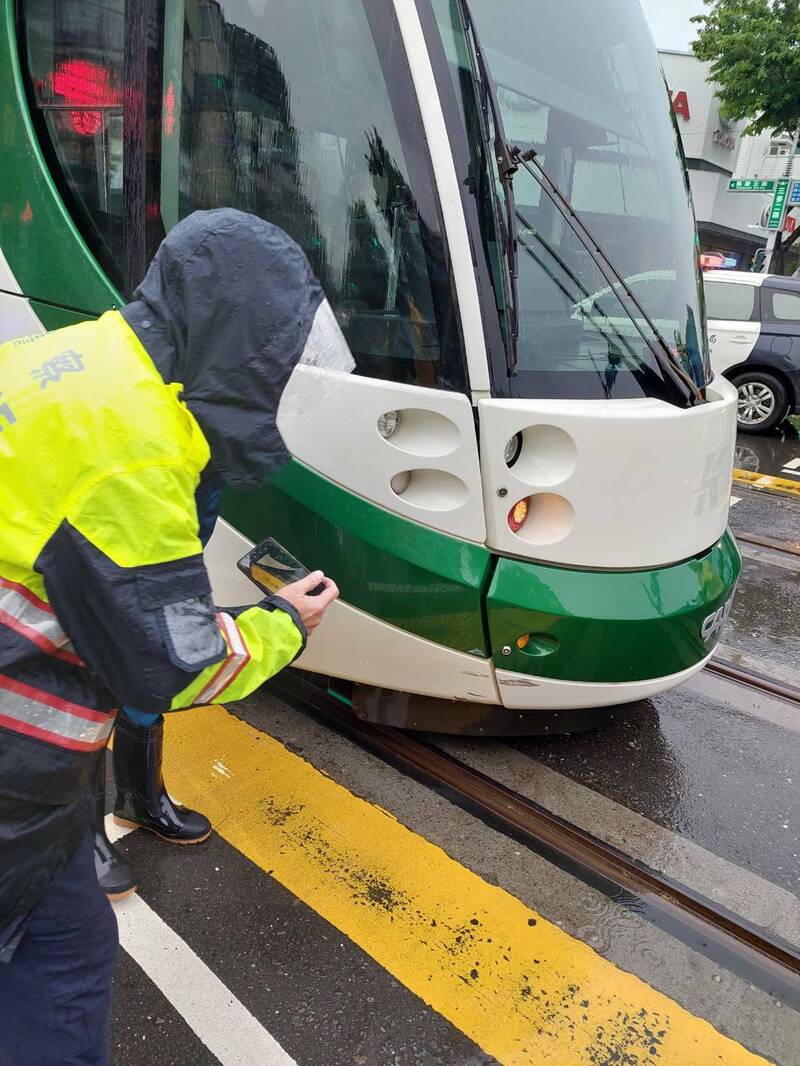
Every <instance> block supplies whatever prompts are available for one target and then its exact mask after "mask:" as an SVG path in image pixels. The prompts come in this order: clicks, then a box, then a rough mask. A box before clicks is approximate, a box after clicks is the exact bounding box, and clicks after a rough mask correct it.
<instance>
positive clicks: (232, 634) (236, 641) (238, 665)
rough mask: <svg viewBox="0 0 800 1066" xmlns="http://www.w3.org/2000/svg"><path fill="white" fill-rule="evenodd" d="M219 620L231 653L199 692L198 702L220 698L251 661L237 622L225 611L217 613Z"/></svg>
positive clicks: (207, 701)
mask: <svg viewBox="0 0 800 1066" xmlns="http://www.w3.org/2000/svg"><path fill="white" fill-rule="evenodd" d="M217 621H218V622H219V625H220V629H221V630H222V634H223V636H224V637H225V642H226V644H227V645H228V649H229V654H228V656H227V658H226V659H223V661H222V663H221V664H220V667H219V669H218V670H217V672H216V673H215V674H214V676H213V677H212V678H211V680H210V681H209V682H208V684H207V685H206V687H205V688H204V689H203V690H202V691H201V692H199V693H198V695H197V702H198V703H211V702H212V700H216V699H219V697H220V696H221V694H222V693H223V692H224V690H225V689H226V688H227V687H228V685H230V684H231V683H232V682H233V681H235V680H236V678H237V677H238V676H239V674H240V673H241V671H242V670H243V669H244V668H245V666H246V665H247V664H248V662H249V661H250V653H249V652H248V650H247V645H246V644H245V642H244V639H243V637H242V634H241V633H240V632H239V627H238V626H237V624H236V622H235V621H234V620H233V619H232V618H231V616H230V615H229V614H225V613H224V612H220V613H219V614H218V615H217Z"/></svg>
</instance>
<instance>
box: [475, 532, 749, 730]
mask: <svg viewBox="0 0 800 1066" xmlns="http://www.w3.org/2000/svg"><path fill="white" fill-rule="evenodd" d="M740 571H741V557H740V555H739V551H738V548H737V547H736V542H735V541H734V539H733V537H732V535H731V534H730V532H726V533H725V534H724V536H723V537H722V538H721V539H720V540H719V541H718V542H717V543H716V544H715V545H714V546H713V547H712V548H711V549H709V551H707V552H706V553H704V554H703V555H700V556H697V557H695V558H692V559H688V560H685V561H684V562H680V563H676V564H673V565H672V566H667V567H661V568H658V569H655V570H637V571H586V570H567V569H564V568H561V567H556V566H545V565H542V564H538V563H528V562H524V561H522V560H518V559H510V558H501V559H499V560H498V562H497V566H496V568H495V572H494V575H493V578H492V582H491V586H490V588H489V593H488V596H487V618H488V625H489V635H490V639H491V647H492V658H493V661H494V665H495V668H496V671H497V681H498V687H499V691H500V695H501V699H502V702H503V704H504V706H506V707H509V708H515V709H519V710H523V709H526V708H527V709H531V710H534V709H542V710H544V709H561V708H568V707H569V708H579V707H602V706H609V705H614V704H620V703H629V702H632V701H634V700H639V699H644V698H646V697H648V696H652V695H654V694H655V693H657V692H661V691H664V690H666V689H669V688H672V687H674V686H675V685H678V684H680V683H681V682H682V681H684V680H686V679H687V678H688V677H690V676H691V675H692V674H693V673H695V672H696V671H697V670H699V669H701V668H702V667H703V666H704V665H705V663H706V662H707V661H708V659H709V658H710V657H711V655H712V654H713V651H714V648H715V646H716V644H717V642H718V641H719V639H720V635H721V633H722V628H723V625H724V621H725V619H726V618H727V614H728V612H729V610H730V604H731V602H732V597H733V594H734V590H735V587H736V582H737V580H738V577H739V573H740Z"/></svg>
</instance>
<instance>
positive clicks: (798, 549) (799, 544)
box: [733, 529, 800, 556]
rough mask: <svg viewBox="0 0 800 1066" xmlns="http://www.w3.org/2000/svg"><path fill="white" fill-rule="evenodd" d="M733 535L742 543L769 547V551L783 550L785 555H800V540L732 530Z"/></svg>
mask: <svg viewBox="0 0 800 1066" xmlns="http://www.w3.org/2000/svg"><path fill="white" fill-rule="evenodd" d="M733 536H734V538H735V539H736V540H740V541H741V542H742V544H753V545H755V547H757V548H769V549H770V551H776V552H785V553H786V554H787V555H799V556H800V541H794V542H792V541H788V540H775V539H774V538H773V537H757V536H756V535H755V534H754V533H739V532H737V531H736V530H735V529H734V530H733Z"/></svg>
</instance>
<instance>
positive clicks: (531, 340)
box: [434, 0, 711, 400]
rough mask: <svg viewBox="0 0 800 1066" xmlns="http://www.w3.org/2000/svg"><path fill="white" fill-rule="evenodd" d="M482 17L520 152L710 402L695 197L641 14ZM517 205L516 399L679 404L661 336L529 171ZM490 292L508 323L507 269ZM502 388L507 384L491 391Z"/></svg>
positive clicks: (614, 5) (449, 27)
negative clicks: (662, 361)
mask: <svg viewBox="0 0 800 1066" xmlns="http://www.w3.org/2000/svg"><path fill="white" fill-rule="evenodd" d="M434 6H435V9H436V14H437V20H438V22H439V26H440V30H441V32H442V38H443V41H444V44H445V51H446V54H447V58H448V61H449V64H450V72H451V76H452V79H453V83H454V85H455V86H456V89H457V94H458V97H459V100H460V103H461V106H462V110H463V112H464V115H465V119H466V115H467V114H468V109H469V106H470V104H469V102H468V101H467V99H466V97H467V95H468V91H469V90H468V89H467V87H466V86H467V85H468V84H472V85H474V79H472V80H471V82H468V81H467V78H466V76H465V75H466V73H467V70H466V65H467V64H469V62H470V60H469V53H468V51H467V50H466V49H464V48H463V47H459V45H458V41H457V31H456V29H455V27H456V26H457V24H458V22H459V18H458V16H459V12H458V4H457V0H434ZM470 10H471V12H472V15H473V17H474V19H475V23H476V28H477V31H478V35H479V38H480V41H481V44H482V47H483V51H484V54H485V57H486V61H487V64H488V67H489V69H490V71H491V74H492V76H493V79H494V82H495V85H496V88H497V97H498V102H499V105H500V110H501V113H502V119H503V123H504V126H505V133H506V137H507V139H508V141H509V142H510V143H511V144H516V145H519V146H520V147H521V148H522V149H523V150H525V149H533V150H534V151H535V152H536V156H537V160H538V162H539V163H540V164H541V166H542V167H543V168H544V170H545V171H546V173H547V174H548V175H549V177H550V178H551V180H552V181H553V182H554V183H555V184H556V186H557V187H558V188H559V189H560V191H561V192H562V193H563V195H564V196H565V197H566V198H567V200H568V201H569V203H570V204H571V206H572V208H573V209H574V210H575V211H576V212H578V214H579V215H580V217H581V219H582V220H583V222H584V223H585V225H586V226H587V227H588V229H589V230H590V231H591V233H592V235H593V236H594V237H595V238H596V240H597V242H598V243H599V244H600V245H601V247H602V248H603V250H604V252H605V254H606V255H607V257H608V258H609V259H610V260H611V262H612V263H613V264H614V266H615V267H616V269H617V270H618V271H619V273H620V274H621V275H622V277H623V278H625V280H626V282H627V283H628V285H629V286H630V287H631V289H632V290H633V292H634V294H635V297H636V299H637V300H638V301H639V303H640V304H641V306H642V307H643V309H644V311H645V312H646V314H647V316H648V317H649V318H650V320H651V322H652V325H654V326H655V327H656V329H657V330H658V332H659V333H660V334H661V336H662V337H663V338H664V340H665V341H666V343H667V345H668V346H669V347H670V348H671V349H672V350H673V352H674V353H675V354H676V355H677V356H678V357H679V358H680V360H681V363H682V365H683V367H684V369H685V370H686V372H687V373H688V374H689V375H690V376H691V377H692V379H693V380H694V381H695V383H696V384H697V385H698V386H700V387H702V386H704V385H705V384H707V382H708V380H710V376H711V375H710V369H709V363H708V346H707V340H706V335H705V326H704V314H703V306H702V299H703V297H702V291H701V286H700V275H699V269H698V265H697V245H696V234H695V224H694V214H693V209H692V203H691V196H690V193H689V188H688V182H687V179H686V173H685V168H684V161H683V155H682V150H681V147H680V142H679V137H678V133H677V129H676V126H675V122H674V117H673V115H672V112H671V107H670V103H669V96H668V94H667V90H666V87H665V84H664V80H663V77H662V74H661V71H660V68H659V65H658V57H657V53H656V51H655V47H654V45H653V42H652V38H651V37H650V34H649V31H648V30H647V27H646V25H645V23H644V18H643V16H642V13H641V11H640V9H639V5H638V3H636V0H607V2H606V3H604V4H602V5H600V4H596V5H588V4H585V3H583V2H582V0H563V2H562V3H561V4H558V5H551V6H544V7H543V6H541V5H538V4H537V5H533V4H530V3H529V4H520V3H519V2H518V0H471V3H470ZM465 57H466V58H465ZM473 73H474V72H473ZM467 128H470V123H469V122H467ZM472 129H473V130H474V124H472ZM473 136H474V133H473ZM476 158H477V156H476ZM514 194H515V197H516V220H517V226H518V241H519V248H518V250H519V296H518V308H517V311H518V320H519V344H518V375H517V379H516V380H515V381H513V383H512V391H515V392H519V393H521V394H523V395H536V396H583V397H611V398H618V397H626V396H641V395H649V396H659V397H663V398H666V399H672V400H674V399H675V393H674V390H673V389H672V386H671V384H670V382H668V381H667V380H665V377H664V372H663V370H662V368H661V367H660V366H659V364H658V362H657V360H656V358H655V356H654V354H653V352H652V350H651V348H652V346H653V345H654V344H656V343H657V342H656V340H655V337H654V334H653V329H652V325H650V324H649V323H648V322H647V321H646V318H645V316H643V315H640V314H639V313H638V312H637V311H636V309H635V308H634V306H633V304H632V302H631V301H630V299H628V298H626V295H625V293H624V290H623V287H622V286H620V285H619V284H618V283H617V284H614V279H613V276H610V275H609V274H608V272H602V271H601V270H600V268H599V267H598V265H597V263H596V261H595V259H594V258H593V257H592V255H591V254H590V252H589V250H588V249H587V248H586V246H585V244H584V243H583V242H582V241H581V240H580V239H579V238H578V236H577V235H576V233H575V232H574V231H573V229H572V228H570V226H569V224H568V223H567V221H566V220H565V218H564V216H563V214H562V213H561V212H559V210H558V209H557V207H556V206H555V203H554V202H553V200H552V199H551V198H550V197H549V196H548V195H547V193H546V192H545V191H544V190H543V188H542V186H541V184H540V183H539V182H538V181H537V180H536V178H535V177H533V176H532V175H531V174H530V173H528V172H527V171H526V170H525V169H523V168H520V169H519V171H518V172H517V174H516V176H515V178H514ZM497 196H498V197H500V196H502V192H501V191H500V190H499V186H498V191H497ZM484 217H486V213H485V212H484ZM485 247H486V248H487V249H489V248H492V249H493V250H494V251H495V253H496V249H497V242H496V241H495V242H494V243H492V242H491V241H485ZM496 254H497V253H496ZM493 276H494V278H495V297H496V302H497V304H498V307H499V308H500V309H501V311H502V310H503V307H502V301H503V297H502V290H501V286H500V285H499V284H498V282H497V279H498V277H500V276H502V275H501V274H500V267H499V266H498V264H497V263H495V265H494V271H493ZM626 308H627V310H626ZM629 312H630V313H629ZM631 315H633V316H634V317H635V318H636V324H634V322H633V321H632V319H631ZM637 325H638V327H639V328H637ZM642 333H643V334H644V337H643V336H642ZM648 342H649V343H648ZM500 377H501V375H500V374H499V373H498V371H497V370H496V371H495V380H496V381H497V380H499V379H500Z"/></svg>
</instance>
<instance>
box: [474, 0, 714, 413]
mask: <svg viewBox="0 0 800 1066" xmlns="http://www.w3.org/2000/svg"><path fill="white" fill-rule="evenodd" d="M458 3H459V6H460V8H461V14H462V18H463V20H464V26H465V29H467V30H468V31H469V34H470V36H471V37H472V45H473V52H474V55H475V61H476V63H477V67H478V73H479V75H480V80H481V89H482V92H481V108H482V112H483V119H484V139H485V140H486V143H487V145H490V146H491V142H490V135H489V129H488V118H489V114H490V113H491V118H492V126H493V128H494V141H493V147H494V156H495V161H496V163H497V170H498V174H499V175H500V185H501V187H502V189H503V195H504V199H505V208H506V224H505V225H503V224H502V219H500V220H499V221H500V223H501V227H500V228H501V235H502V237H503V242H504V246H505V251H506V258H507V261H508V273H509V288H510V304H511V316H510V317H511V328H510V329H509V330H508V331H507V332H508V335H509V343H508V345H507V358H508V372H509V374H512V375H513V374H515V373H516V371H517V337H518V328H519V327H518V316H517V308H518V306H519V303H518V292H517V278H518V273H517V240H518V233H517V220H516V215H517V209H516V205H515V202H514V189H513V181H514V175H515V174H516V173H517V171H518V170H519V167H520V166H523V167H524V168H525V170H527V171H528V173H529V174H530V175H531V176H532V177H533V178H534V180H535V181H537V182H538V183H539V185H540V186H541V187H542V188H543V189H544V191H545V193H546V194H547V196H548V197H549V198H550V200H551V201H552V202H553V204H554V205H555V207H556V210H557V211H558V212H559V213H560V214H561V216H562V217H563V218H564V221H565V222H566V223H567V225H568V226H569V227H570V229H571V230H572V231H573V233H574V234H575V235H576V237H577V238H578V240H579V241H580V242H581V244H582V245H583V246H584V247H585V248H586V250H587V252H588V253H589V255H590V256H591V257H592V259H593V261H594V263H595V266H596V267H597V268H598V270H599V271H600V273H601V274H602V275H603V277H604V278H605V280H606V282H607V283H608V284H609V285H610V287H611V289H612V291H614V292H615V293H616V296H617V299H618V300H619V302H620V304H621V305H622V308H623V310H624V311H625V314H626V315H627V316H628V318H630V320H631V322H632V323H633V325H634V327H635V328H636V330H637V332H638V333H639V335H640V336H641V338H642V340H643V341H644V342H645V344H646V345H647V347H648V348H649V349H650V351H651V352H652V353H653V357H654V359H655V360H656V363H657V364H658V365H659V366H660V367H661V370H662V372H663V373H664V374H665V375H666V376H667V377H668V378H669V379H670V380H671V381H672V382H673V383H674V384H675V385H676V386H677V388H678V390H679V392H681V393H683V394H685V396H686V398H687V400H689V402H690V403H691V402H694V403H704V402H705V398H704V397H703V394H702V392H701V391H700V389H699V388H698V387H697V385H696V384H695V382H694V381H693V380H692V378H691V377H690V376H689V375H688V374H687V373H686V371H685V370H684V369H683V367H682V366H681V362H680V359H679V358H678V357H677V355H676V353H675V352H674V351H673V350H672V348H670V346H669V344H667V342H666V340H665V339H664V337H663V336H662V334H661V332H660V331H659V329H658V327H657V326H656V324H655V322H653V320H652V318H651V317H650V315H649V314H648V313H647V311H645V309H644V307H643V306H642V304H641V302H640V301H639V299H638V298H637V296H636V294H635V293H634V292H633V290H632V289H631V287H630V285H629V284H628V283H627V281H626V280H625V278H624V277H623V276H622V274H620V272H619V271H618V270H617V268H616V267H615V266H614V264H613V262H612V261H611V260H610V259H609V257H608V256H607V255H606V253H605V252H604V251H603V249H602V248H601V247H600V244H599V243H598V241H597V240H595V238H594V236H593V235H592V234H591V232H590V231H589V228H588V227H587V226H586V223H585V222H584V221H583V219H581V217H580V216H579V215H578V214H577V213H576V212H575V211H574V210H573V208H572V205H571V204H570V202H569V201H568V200H567V198H566V197H565V196H564V194H563V193H562V192H561V190H560V189H559V188H558V186H557V185H556V184H555V182H554V181H553V180H552V178H551V177H550V176H549V174H548V173H547V171H545V169H544V168H543V167H542V165H541V163H540V162H539V161H538V159H537V158H536V152H534V151H533V149H528V150H527V151H523V150H522V149H521V148H520V147H519V145H516V144H510V143H509V141H508V139H507V137H506V134H505V126H504V124H503V116H502V114H501V111H500V104H499V102H498V99H497V93H496V90H495V82H494V78H493V77H492V75H491V74H490V72H489V66H488V64H487V62H486V56H485V55H484V52H483V48H482V47H481V43H480V38H479V37H478V31H477V29H476V27H475V19H474V18H473V16H472V12H471V10H470V7H469V0H458ZM531 163H533V165H534V166H535V167H536V169H535V170H534V169H533V167H532V166H531V165H530V164H531ZM609 274H610V275H611V277H609ZM612 279H613V280H612ZM617 285H619V286H620V287H621V288H622V290H623V293H624V294H625V296H627V298H628V299H629V300H630V302H631V303H632V304H633V307H634V308H635V309H636V311H638V313H639V314H640V315H641V317H642V318H643V319H644V321H645V322H646V323H647V325H648V327H649V328H650V330H651V332H652V337H650V338H648V337H647V335H646V334H645V331H644V330H643V329H642V327H641V325H640V324H639V322H638V320H637V318H636V316H635V315H634V314H632V313H631V311H630V309H629V308H628V307H627V306H626V304H625V303H624V302H623V300H622V298H621V296H620V294H619V293H618V292H616V287H617ZM504 288H505V285H504Z"/></svg>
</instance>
